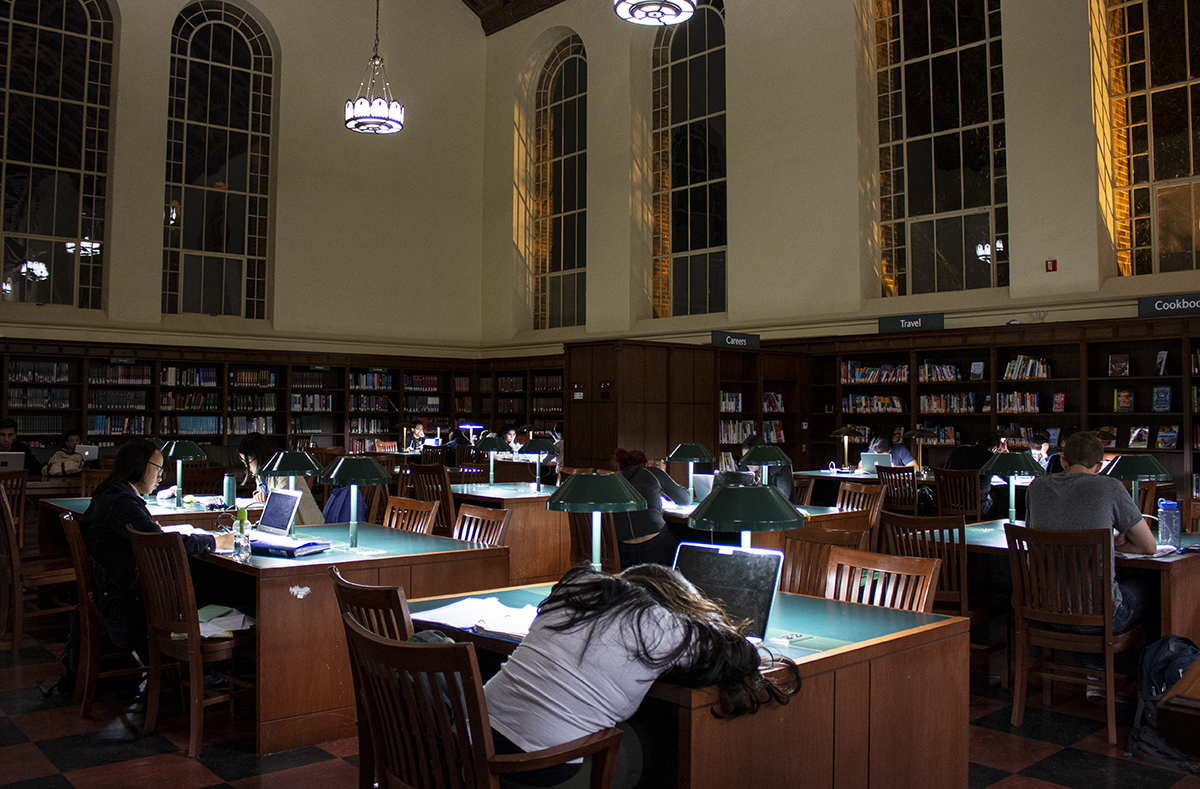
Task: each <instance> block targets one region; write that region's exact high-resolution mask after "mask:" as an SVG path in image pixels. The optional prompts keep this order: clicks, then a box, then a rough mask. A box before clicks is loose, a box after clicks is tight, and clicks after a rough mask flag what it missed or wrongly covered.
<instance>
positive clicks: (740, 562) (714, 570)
mask: <svg viewBox="0 0 1200 789" xmlns="http://www.w3.org/2000/svg"><path fill="white" fill-rule="evenodd" d="M672 566H673V567H674V568H675V569H676V570H678V571H679V572H680V573H681V574H682V575H683V577H684V578H686V579H688V580H689V581H691V582H692V583H693V584H694V585H695V586H696V588H697V589H699V590H700V591H701V592H703V593H704V595H705V596H706V597H709V598H711V599H713V600H715V601H717V602H719V603H720V604H721V607H722V608H724V609H725V613H727V614H728V615H729V618H730V619H731V620H733V621H735V622H736V621H739V620H743V619H744V620H747V621H748V622H749V623H750V625H749V626H748V627H747V628H746V630H745V635H746V637H747V638H751V639H758V640H760V641H761V640H762V638H763V636H765V635H766V632H767V620H768V619H770V617H771V606H772V604H774V602H775V590H776V589H778V588H779V574H780V571H781V570H782V569H783V551H769V550H765V549H763V548H737V547H734V546H732V545H707V544H704V543H694V542H681V543H680V544H679V547H678V548H677V549H676V551H675V562H674V564H673V565H672Z"/></svg>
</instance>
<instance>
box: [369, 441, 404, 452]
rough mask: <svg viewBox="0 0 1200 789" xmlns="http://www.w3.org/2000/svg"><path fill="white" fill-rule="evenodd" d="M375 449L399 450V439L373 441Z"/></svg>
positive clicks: (377, 450) (383, 450) (381, 450)
mask: <svg viewBox="0 0 1200 789" xmlns="http://www.w3.org/2000/svg"><path fill="white" fill-rule="evenodd" d="M375 451H376V452H399V451H400V442H399V441H382V440H378V441H376V442H375Z"/></svg>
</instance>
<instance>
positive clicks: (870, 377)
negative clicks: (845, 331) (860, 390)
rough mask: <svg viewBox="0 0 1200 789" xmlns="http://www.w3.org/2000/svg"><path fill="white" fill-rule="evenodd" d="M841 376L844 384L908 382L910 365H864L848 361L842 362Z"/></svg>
mask: <svg viewBox="0 0 1200 789" xmlns="http://www.w3.org/2000/svg"><path fill="white" fill-rule="evenodd" d="M841 378H842V383H844V384H906V383H908V365H907V364H899V365H892V364H884V365H881V366H879V367H863V366H861V365H860V364H859V363H858V362H855V361H846V362H844V363H843V364H842V375H841Z"/></svg>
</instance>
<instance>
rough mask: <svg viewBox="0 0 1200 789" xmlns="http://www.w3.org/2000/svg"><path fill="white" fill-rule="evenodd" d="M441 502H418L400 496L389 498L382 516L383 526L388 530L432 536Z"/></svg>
mask: <svg viewBox="0 0 1200 789" xmlns="http://www.w3.org/2000/svg"><path fill="white" fill-rule="evenodd" d="M440 506H441V502H437V501H419V500H417V499H406V498H402V497H400V496H389V497H388V500H387V508H386V510H385V512H384V514H383V525H384V526H387V527H388V528H389V529H402V530H404V531H411V532H417V533H418V534H432V533H433V522H434V520H436V518H437V511H438V507H440Z"/></svg>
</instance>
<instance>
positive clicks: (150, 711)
mask: <svg viewBox="0 0 1200 789" xmlns="http://www.w3.org/2000/svg"><path fill="white" fill-rule="evenodd" d="M151 638H152V639H153V638H154V637H153V636H151ZM161 692H162V653H161V652H159V651H158V645H157V644H155V643H154V642H153V641H151V643H150V683H149V685H148V686H147V688H146V726H145V729H144V731H145V733H146V734H153V733H154V729H155V727H156V726H157V725H158V697H159V694H160V693H161Z"/></svg>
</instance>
